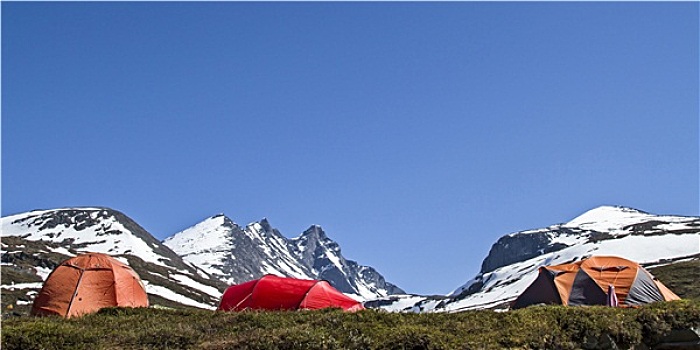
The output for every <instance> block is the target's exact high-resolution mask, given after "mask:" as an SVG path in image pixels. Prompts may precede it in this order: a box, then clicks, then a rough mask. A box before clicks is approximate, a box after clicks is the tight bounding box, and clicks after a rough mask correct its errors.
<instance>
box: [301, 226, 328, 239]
mask: <svg viewBox="0 0 700 350" xmlns="http://www.w3.org/2000/svg"><path fill="white" fill-rule="evenodd" d="M302 237H304V238H306V239H309V238H311V237H313V238H316V239H317V240H327V239H328V236H326V232H324V231H323V228H322V227H321V226H319V225H311V227H309V228H308V229H306V231H304V233H302V234H301V236H300V237H299V238H302Z"/></svg>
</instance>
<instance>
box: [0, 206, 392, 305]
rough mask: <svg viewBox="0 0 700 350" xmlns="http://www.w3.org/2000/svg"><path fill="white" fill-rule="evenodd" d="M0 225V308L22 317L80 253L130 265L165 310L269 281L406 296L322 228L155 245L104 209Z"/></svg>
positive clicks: (217, 231) (260, 229) (194, 233)
mask: <svg viewBox="0 0 700 350" xmlns="http://www.w3.org/2000/svg"><path fill="white" fill-rule="evenodd" d="M1 225H2V226H1V227H2V266H1V268H2V291H3V299H2V303H3V305H9V303H12V304H13V308H14V307H17V306H19V309H22V307H23V306H24V307H25V309H26V306H28V305H29V304H30V303H31V300H33V297H34V296H35V295H36V294H37V292H38V291H39V289H40V288H41V285H42V281H43V280H45V279H46V277H48V274H49V273H50V272H51V271H52V270H53V268H55V267H56V266H57V265H58V264H59V263H60V262H61V261H63V260H65V259H67V258H69V257H71V256H75V255H76V254H78V253H80V252H102V253H107V254H110V255H112V256H115V257H116V258H117V259H119V260H121V261H123V262H125V263H127V264H129V265H130V266H131V267H132V268H134V269H135V270H136V272H137V273H138V274H139V276H140V277H141V279H142V280H143V281H144V284H145V285H146V291H147V292H148V294H149V297H150V298H151V302H152V303H153V304H156V305H163V306H176V307H177V306H192V307H199V308H207V309H212V308H215V307H216V306H217V305H218V301H219V298H220V296H221V294H222V293H223V291H224V290H225V288H226V287H227V286H229V285H230V284H232V283H241V282H244V281H248V280H251V279H257V278H260V277H262V276H263V275H264V274H267V273H271V274H276V275H280V276H289V277H297V278H306V279H324V280H326V281H328V282H329V283H331V284H332V285H333V286H335V287H336V288H337V289H339V290H340V291H342V292H344V293H347V294H349V295H351V296H354V297H355V298H357V299H359V300H367V299H375V298H377V297H382V296H387V295H389V294H395V293H404V291H403V290H401V289H400V288H398V287H396V286H394V285H393V284H391V283H388V282H386V281H385V280H384V277H382V275H381V274H380V273H379V272H377V271H376V270H375V269H374V268H372V267H368V266H362V265H359V264H358V263H356V262H354V261H351V260H347V259H345V257H343V255H342V254H341V251H340V247H339V246H338V244H337V243H335V242H334V241H333V240H331V239H330V238H328V237H327V236H326V234H325V232H324V231H323V229H322V228H321V227H319V226H311V227H310V228H309V229H308V230H306V231H305V232H304V233H303V234H302V235H301V236H299V237H298V238H295V239H286V238H284V237H283V236H282V235H281V234H280V233H279V231H277V230H275V229H274V228H272V227H271V226H270V224H269V222H268V221H267V220H262V221H260V222H256V223H252V224H249V225H247V226H246V227H240V226H238V225H237V224H235V223H234V222H233V221H231V220H230V219H229V218H227V217H226V216H224V215H217V216H214V217H211V218H208V219H206V220H204V221H203V222H201V223H199V224H196V225H194V226H193V227H191V228H189V229H187V230H184V231H182V232H179V233H177V234H175V235H174V236H172V237H170V238H168V239H166V240H165V242H160V241H159V240H157V239H156V238H154V237H153V236H152V235H151V234H150V233H148V232H147V231H146V230H145V229H144V228H143V227H141V226H139V225H138V224H137V223H136V222H134V221H133V220H132V219H130V218H129V217H127V216H126V215H124V214H123V213H121V212H119V211H116V210H112V209H109V208H66V209H55V210H38V211H31V212H27V213H21V214H16V215H12V216H8V217H3V218H2V222H1ZM171 248H172V249H171Z"/></svg>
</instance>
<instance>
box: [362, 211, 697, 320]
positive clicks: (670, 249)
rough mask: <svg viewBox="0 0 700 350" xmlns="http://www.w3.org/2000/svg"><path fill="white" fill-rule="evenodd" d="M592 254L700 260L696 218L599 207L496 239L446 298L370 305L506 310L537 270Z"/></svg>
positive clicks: (646, 262) (653, 261)
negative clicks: (475, 268) (471, 274)
mask: <svg viewBox="0 0 700 350" xmlns="http://www.w3.org/2000/svg"><path fill="white" fill-rule="evenodd" d="M592 255H615V256H620V257H623V258H627V259H630V260H633V261H637V262H639V263H640V264H642V265H643V266H659V265H665V264H669V263H671V262H674V261H680V260H685V259H700V218H699V217H684V216H667V215H653V214H649V213H646V212H643V211H640V210H636V209H631V208H626V207H620V206H602V207H598V208H595V209H592V210H590V211H588V212H586V213H584V214H582V215H580V216H578V217H576V218H575V219H573V220H571V221H569V222H567V223H564V224H558V225H553V226H549V227H546V228H541V229H535V230H526V231H520V232H515V233H511V234H508V235H506V236H503V237H501V238H500V239H499V240H498V241H497V242H496V243H495V244H494V245H493V246H492V247H491V251H490V252H489V254H488V256H487V257H486V259H484V261H483V263H482V266H481V271H480V273H479V274H478V275H477V276H476V277H474V278H473V279H471V280H469V281H468V282H467V283H465V284H464V285H462V286H460V287H459V288H457V289H456V290H455V291H453V292H452V293H450V294H449V295H447V296H445V297H419V296H411V295H406V296H391V297H388V298H384V300H378V301H377V302H375V303H374V305H376V306H379V307H382V308H384V309H387V310H392V311H414V312H417V311H446V312H453V311H459V310H467V309H476V308H503V307H508V305H509V303H510V302H511V301H513V300H514V299H515V298H516V297H517V296H518V295H520V293H521V292H522V291H523V290H525V288H527V287H528V286H529V285H530V284H531V283H532V281H534V280H535V278H536V277H537V270H538V268H539V267H540V266H545V265H557V264H563V263H569V262H573V261H577V260H580V259H582V258H585V257H589V256H592ZM662 282H663V281H662Z"/></svg>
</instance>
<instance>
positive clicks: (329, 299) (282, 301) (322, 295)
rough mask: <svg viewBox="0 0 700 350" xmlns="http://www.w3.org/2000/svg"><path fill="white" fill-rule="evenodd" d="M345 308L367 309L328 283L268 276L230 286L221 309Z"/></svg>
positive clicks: (220, 306)
mask: <svg viewBox="0 0 700 350" xmlns="http://www.w3.org/2000/svg"><path fill="white" fill-rule="evenodd" d="M327 307H337V308H342V309H344V310H346V311H356V310H361V309H364V307H363V306H362V304H361V303H359V302H358V301H356V300H354V299H352V298H350V297H348V296H346V295H345V294H343V293H341V292H339V291H338V290H337V289H335V288H333V287H332V286H331V285H330V284H329V283H328V282H326V281H316V280H302V279H296V278H285V277H277V276H274V275H265V276H263V277H262V278H260V279H259V280H253V281H248V282H245V283H241V284H238V285H233V286H230V287H228V288H227V289H226V291H225V292H224V295H223V296H221V302H220V303H219V307H218V310H224V311H242V310H245V309H260V310H297V309H323V308H327Z"/></svg>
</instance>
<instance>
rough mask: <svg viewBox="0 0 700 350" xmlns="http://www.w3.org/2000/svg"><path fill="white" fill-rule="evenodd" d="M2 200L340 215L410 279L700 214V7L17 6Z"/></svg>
mask: <svg viewBox="0 0 700 350" xmlns="http://www.w3.org/2000/svg"><path fill="white" fill-rule="evenodd" d="M1 6H2V215H9V214H13V213H18V212H23V211H28V210H31V209H38V208H42V209H48V208H57V207H67V206H107V207H111V208H114V209H117V210H120V211H123V212H124V213H126V214H127V215H129V216H130V217H132V218H134V219H135V220H136V221H137V222H139V223H140V224H141V225H142V226H144V227H145V228H146V229H147V230H148V231H150V232H151V233H152V234H154V235H155V236H156V237H158V238H160V239H163V238H165V237H167V236H169V235H172V234H174V233H175V232H178V231H180V230H182V229H184V228H187V227H189V226H191V225H193V224H195V223H197V222H199V221H200V220H203V219H204V218H206V217H208V216H211V215H215V214H217V213H222V212H223V213H225V214H226V215H228V216H229V217H231V218H232V219H233V220H234V221H236V222H238V223H239V224H247V223H250V222H253V221H257V220H260V219H261V218H263V217H267V218H268V219H269V220H270V222H271V224H272V225H273V226H275V227H277V228H278V229H279V230H280V231H281V232H282V233H283V234H284V235H285V236H287V237H295V236H297V235H299V234H300V233H301V232H302V231H303V230H305V229H306V228H308V227H309V226H310V225H312V224H319V225H321V226H323V228H324V229H325V231H326V232H327V233H328V235H329V236H330V237H331V238H333V239H335V240H336V241H338V242H339V244H340V245H341V247H342V249H343V253H344V255H345V256H346V257H347V258H349V259H353V260H357V261H358V262H360V263H362V264H366V265H371V266H374V267H376V268H377V269H378V270H379V271H380V272H381V273H382V274H384V276H385V277H386V278H387V279H388V280H389V281H392V282H394V283H396V284H397V285H399V286H400V287H402V288H404V289H405V290H407V291H409V292H414V293H447V292H449V291H451V290H452V289H454V288H456V287H458V286H459V285H461V284H462V283H464V282H466V281H467V280H469V279H470V278H472V277H473V276H474V275H475V274H476V273H477V271H478V270H479V267H480V264H481V261H482V260H483V258H484V257H485V256H486V254H487V253H488V251H489V248H490V246H491V244H493V243H494V242H495V241H496V240H497V239H498V238H499V237H501V236H502V235H504V234H507V233H510V232H514V231H519V230H524V229H531V228H538V227H544V226H548V225H551V224H555V223H559V222H564V221H568V220H570V219H572V218H574V217H575V216H577V215H579V214H581V213H583V212H585V211H586V210H588V209H591V208H594V207H597V206H599V205H606V204H612V205H625V206H630V207H634V208H638V209H641V210H645V211H649V212H653V213H660V214H681V215H698V206H699V203H698V191H699V189H698V186H699V185H698V168H699V165H698V163H699V154H698V133H699V123H698V113H699V112H698V96H699V91H698V85H699V84H698V79H699V72H698V42H699V39H698V31H699V28H698V12H699V11H698V3H697V2H684V3H646V2H642V3H625V2H623V3H599V2H574V3H569V2H564V3H546V2H545V3H530V2H527V3H502V2H496V3H488V2H463V3H455V2H442V3H430V2H428V3H387V2H383V3H364V2H361V3H358V2H351V3H347V2H345V3H318V2H307V3H274V2H273V3H264V2H258V3H238V2H228V3H226V2H210V3H163V2H149V3H138V2H136V3H135V2H124V3H85V2H79V3H8V2H3V3H2V5H1Z"/></svg>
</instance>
